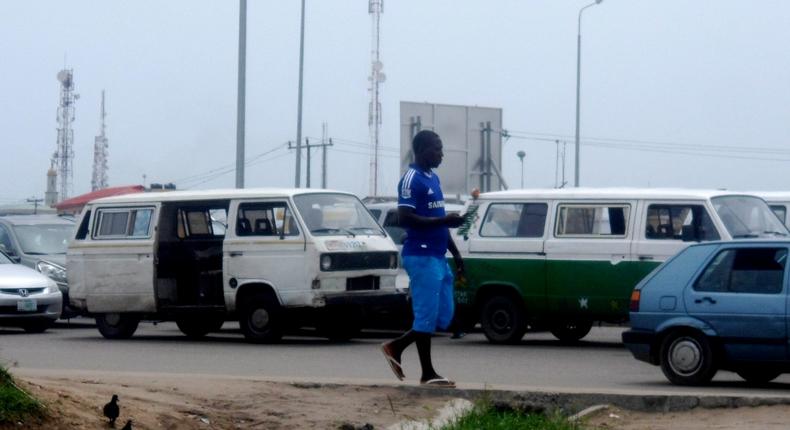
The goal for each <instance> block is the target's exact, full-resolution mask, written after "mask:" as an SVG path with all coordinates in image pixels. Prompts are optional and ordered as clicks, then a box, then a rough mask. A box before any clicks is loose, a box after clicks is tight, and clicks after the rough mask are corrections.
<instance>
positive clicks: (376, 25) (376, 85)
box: [368, 0, 387, 196]
mask: <svg viewBox="0 0 790 430" xmlns="http://www.w3.org/2000/svg"><path fill="white" fill-rule="evenodd" d="M382 12H384V0H369V1H368V13H369V14H370V19H371V42H370V76H369V77H368V80H369V81H370V87H369V91H370V106H369V108H368V109H369V110H368V126H369V127H370V190H369V194H370V195H371V196H375V195H377V194H378V180H379V178H378V176H379V149H380V146H381V142H380V140H381V84H383V83H384V81H385V80H386V78H387V77H386V75H385V74H384V72H382V69H383V68H384V64H382V62H381V14H382Z"/></svg>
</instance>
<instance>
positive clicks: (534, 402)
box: [311, 383, 790, 414]
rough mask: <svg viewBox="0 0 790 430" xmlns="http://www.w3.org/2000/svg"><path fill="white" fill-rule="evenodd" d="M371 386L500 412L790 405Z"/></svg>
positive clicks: (716, 398)
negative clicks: (481, 403)
mask: <svg viewBox="0 0 790 430" xmlns="http://www.w3.org/2000/svg"><path fill="white" fill-rule="evenodd" d="M311 385H313V386H314V387H317V386H327V387H328V386H344V385H345V386H355V385H357V384H340V383H315V384H311ZM364 386H367V387H371V386H373V387H376V386H378V387H386V388H394V389H397V390H399V391H402V392H404V393H407V394H408V395H410V396H414V397H437V396H441V397H456V398H462V399H467V400H471V401H474V400H476V399H481V398H487V399H489V400H490V401H491V402H492V403H493V404H494V406H495V407H496V408H498V409H512V410H518V411H525V412H542V411H547V410H557V409H561V410H563V411H564V412H565V413H569V414H574V413H577V412H579V411H582V410H584V409H586V408H589V407H592V406H596V405H601V404H607V405H610V406H616V407H619V408H622V409H627V410H631V411H638V412H681V411H689V410H692V409H696V408H704V409H716V408H739V407H756V406H775V405H790V397H778V396H736V395H708V394H637V393H634V394H624V393H605V392H585V393H573V392H552V391H532V390H511V389H496V388H482V389H480V388H455V389H453V388H434V387H431V388H426V387H420V386H410V385H386V384H372V385H368V384H365V385H364Z"/></svg>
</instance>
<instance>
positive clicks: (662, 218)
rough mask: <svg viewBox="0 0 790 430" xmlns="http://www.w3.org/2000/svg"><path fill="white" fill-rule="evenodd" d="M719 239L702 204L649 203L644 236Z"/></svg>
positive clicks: (656, 238)
mask: <svg viewBox="0 0 790 430" xmlns="http://www.w3.org/2000/svg"><path fill="white" fill-rule="evenodd" d="M684 235H685V236H686V237H687V239H693V240H699V241H708V240H719V233H718V232H717V231H716V227H715V226H714V225H713V221H712V220H711V218H710V215H708V211H707V210H705V207H704V206H702V205H686V204H679V205H664V204H660V205H650V206H648V207H647V220H646V222H645V238H647V239H653V240H682V239H683V238H684Z"/></svg>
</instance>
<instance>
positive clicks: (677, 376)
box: [661, 331, 718, 385]
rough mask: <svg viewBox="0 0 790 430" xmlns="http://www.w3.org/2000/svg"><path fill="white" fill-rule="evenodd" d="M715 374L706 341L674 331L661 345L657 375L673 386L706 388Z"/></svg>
mask: <svg viewBox="0 0 790 430" xmlns="http://www.w3.org/2000/svg"><path fill="white" fill-rule="evenodd" d="M717 370H718V369H717V368H716V362H715V357H714V355H713V349H712V348H711V346H710V341H709V340H708V339H707V338H706V337H705V336H703V335H701V334H697V333H693V332H686V331H677V332H674V333H670V334H669V335H668V336H667V337H666V338H665V339H664V341H663V342H662V343H661V371H662V372H664V376H666V377H667V379H669V381H670V382H672V383H673V384H677V385H702V384H706V383H708V382H710V380H711V379H713V376H714V375H715V374H716V371H717Z"/></svg>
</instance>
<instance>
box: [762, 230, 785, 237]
mask: <svg viewBox="0 0 790 430" xmlns="http://www.w3.org/2000/svg"><path fill="white" fill-rule="evenodd" d="M763 234H773V235H774V236H787V233H782V232H781V231H764V232H763Z"/></svg>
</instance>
